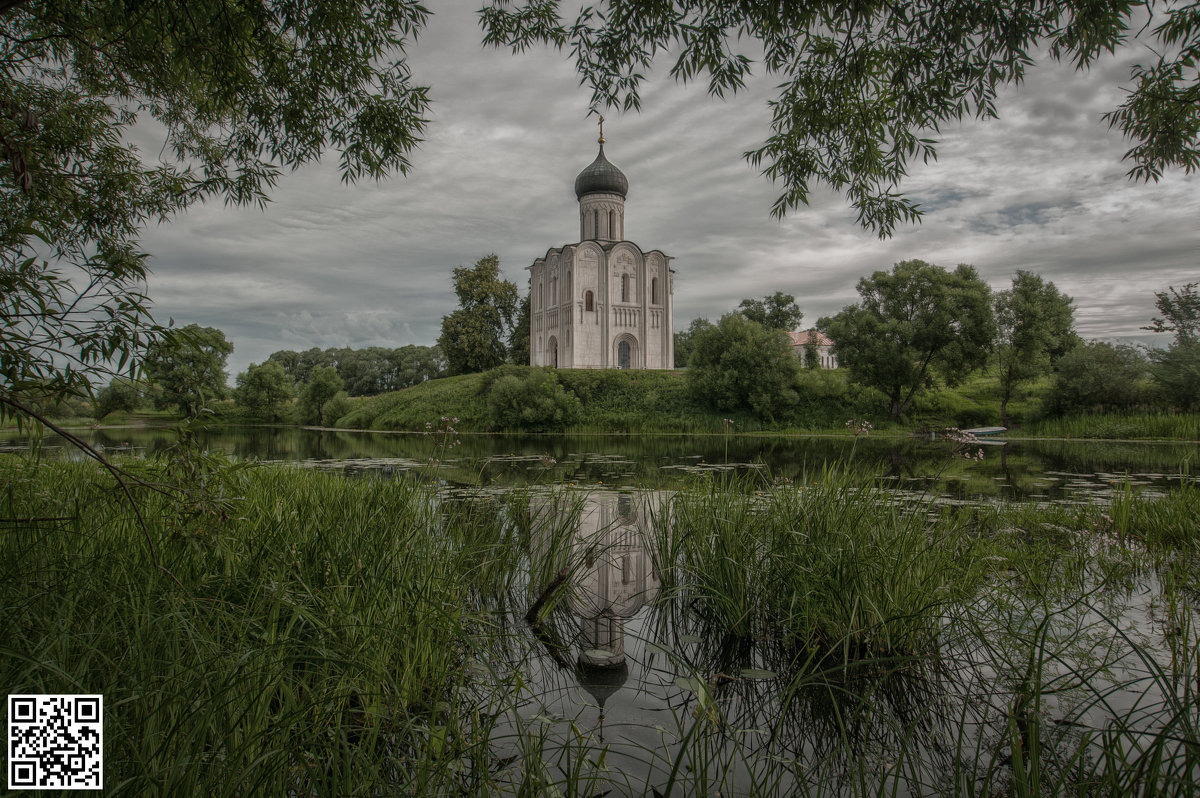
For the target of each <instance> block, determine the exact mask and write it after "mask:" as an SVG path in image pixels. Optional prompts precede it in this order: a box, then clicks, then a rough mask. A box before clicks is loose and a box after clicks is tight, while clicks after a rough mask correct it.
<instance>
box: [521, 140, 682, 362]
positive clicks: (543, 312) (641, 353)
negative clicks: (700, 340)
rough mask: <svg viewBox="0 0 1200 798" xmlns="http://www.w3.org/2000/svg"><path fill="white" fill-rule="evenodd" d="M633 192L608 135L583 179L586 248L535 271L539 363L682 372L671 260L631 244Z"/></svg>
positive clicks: (542, 262)
mask: <svg viewBox="0 0 1200 798" xmlns="http://www.w3.org/2000/svg"><path fill="white" fill-rule="evenodd" d="M627 190H628V183H627V181H626V179H625V176H624V175H623V174H622V173H621V171H620V170H619V169H617V168H616V167H615V166H613V165H612V164H611V163H609V162H608V160H607V159H605V157H604V140H603V137H602V138H601V140H600V154H599V155H598V156H597V157H596V160H595V161H594V162H593V163H592V164H591V165H590V166H589V167H588V168H587V169H585V170H584V171H583V172H581V173H580V174H579V176H578V177H577V178H576V180H575V193H576V197H577V199H578V200H579V237H580V241H579V243H578V244H568V245H566V246H562V247H555V248H552V249H550V250H548V251H547V252H546V254H545V256H544V257H541V258H538V259H537V260H536V261H534V262H533V265H532V266H530V267H529V291H530V297H531V299H530V319H529V327H530V332H529V334H530V341H529V361H530V364H531V365H534V366H554V367H555V368H627V369H669V368H674V364H675V339H674V334H673V329H674V326H673V308H672V296H673V285H672V278H673V276H674V270H673V269H671V267H670V263H671V258H670V257H669V256H668V255H666V254H664V253H663V252H661V251H659V250H650V251H648V252H644V251H642V249H641V247H639V246H638V245H637V244H635V243H633V242H632V241H626V240H624V235H625V195H626V192H627Z"/></svg>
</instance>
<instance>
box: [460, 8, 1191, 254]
mask: <svg viewBox="0 0 1200 798" xmlns="http://www.w3.org/2000/svg"><path fill="white" fill-rule="evenodd" d="M1143 5H1144V6H1149V7H1150V9H1151V11H1152V13H1153V14H1154V15H1155V16H1154V18H1155V20H1156V21H1157V27H1153V28H1148V29H1147V30H1148V33H1146V34H1143V33H1142V32H1140V31H1137V30H1135V29H1134V28H1135V27H1136V26H1138V25H1140V24H1141V23H1140V22H1135V21H1134V19H1135V17H1136V15H1135V14H1134V13H1133V10H1134V9H1135V8H1138V7H1140V6H1143ZM480 13H481V15H482V24H483V28H484V31H485V36H484V41H485V43H487V44H491V45H496V46H509V47H512V48H513V50H514V51H521V50H524V49H526V48H528V47H530V46H532V45H534V44H537V43H545V44H550V45H552V46H554V47H557V48H565V49H567V50H568V51H569V52H570V53H571V54H572V55H573V56H574V58H575V63H576V69H577V70H578V71H579V73H580V75H581V76H582V77H581V80H582V82H584V83H587V84H589V85H590V86H591V88H592V104H593V106H594V107H598V108H599V107H619V108H622V109H624V110H631V109H637V108H639V107H640V106H641V84H642V81H643V76H644V75H646V74H649V73H650V71H651V69H652V65H653V61H654V58H655V56H656V55H659V54H662V53H670V54H671V57H673V58H674V63H673V64H672V66H671V69H670V74H671V76H672V77H674V78H675V79H677V80H681V81H684V82H688V81H693V80H703V81H706V82H707V84H708V92H709V94H711V95H714V96H717V97H723V96H724V95H725V94H727V93H734V92H737V91H738V90H739V89H741V88H742V87H743V86H744V84H745V80H746V77H747V76H748V75H749V74H750V72H751V70H752V68H757V69H759V70H760V71H761V72H764V73H766V74H768V75H772V76H773V79H774V80H775V82H776V84H777V85H778V86H779V94H778V96H777V97H776V98H775V99H774V100H773V101H771V103H770V105H771V110H772V115H773V118H772V121H771V135H770V137H769V138H768V139H767V140H766V142H765V143H764V144H763V146H761V147H760V148H758V149H756V150H752V151H751V152H748V153H746V158H747V159H748V160H749V161H750V163H751V164H753V165H755V166H759V167H761V168H762V170H763V174H765V175H766V176H767V177H769V178H770V179H771V180H772V181H775V182H777V183H779V184H781V185H782V190H783V193H782V194H780V196H779V198H778V199H776V201H775V205H774V208H773V209H772V213H773V214H775V215H776V216H782V215H783V214H785V213H786V212H787V211H789V210H792V209H795V208H797V207H798V206H799V205H801V204H804V203H807V202H808V197H809V191H810V188H811V184H813V183H814V182H815V183H824V184H825V185H827V186H829V187H831V188H833V189H834V190H837V191H841V192H844V193H845V194H846V196H847V198H848V199H849V201H850V203H851V205H853V207H854V208H855V209H856V210H857V211H858V219H859V222H860V223H861V224H862V225H863V226H865V227H867V228H869V229H873V230H876V231H878V232H879V234H880V235H881V236H885V235H889V234H891V232H892V231H893V229H894V228H895V225H896V224H897V223H898V222H904V221H914V220H917V219H919V218H920V215H921V214H920V211H919V210H918V208H917V207H916V205H915V204H914V203H913V202H912V201H911V200H908V199H906V198H905V197H904V196H903V195H902V194H900V193H897V192H896V191H895V189H896V187H897V186H898V185H899V184H900V183H901V181H902V179H903V178H904V177H905V176H906V174H907V173H908V170H909V167H910V163H911V162H912V161H913V160H914V159H915V160H921V161H928V160H929V159H931V158H935V157H936V150H935V147H936V143H937V142H936V141H934V140H933V139H931V138H929V136H930V131H936V130H937V129H938V128H939V127H940V126H941V125H942V124H944V123H948V122H957V121H958V120H960V119H962V118H963V117H964V116H976V117H979V118H988V117H991V116H995V115H996V107H995V99H996V95H997V92H998V91H999V90H1000V89H1001V88H1003V87H1005V86H1009V85H1016V84H1018V83H1019V82H1020V80H1021V78H1022V76H1023V75H1024V72H1025V67H1026V66H1027V65H1029V64H1031V63H1033V62H1034V59H1035V57H1036V56H1038V55H1039V54H1040V53H1041V52H1042V51H1046V52H1049V54H1050V56H1051V57H1052V58H1054V59H1067V60H1070V61H1072V62H1074V63H1075V65H1076V66H1077V67H1078V68H1080V69H1084V68H1087V67H1088V66H1089V65H1090V64H1091V63H1092V61H1093V59H1095V58H1096V57H1097V56H1099V55H1102V54H1104V53H1106V52H1111V51H1115V50H1117V49H1118V48H1120V47H1121V46H1123V45H1126V44H1127V43H1128V42H1129V40H1132V39H1135V38H1136V37H1137V36H1138V35H1144V36H1145V38H1151V37H1152V38H1153V40H1154V41H1142V42H1140V45H1141V46H1143V47H1148V48H1149V49H1150V50H1151V51H1153V52H1156V53H1162V55H1159V56H1157V57H1156V58H1152V59H1149V60H1144V61H1142V62H1140V63H1139V64H1138V65H1136V66H1134V67H1133V68H1132V75H1131V76H1130V77H1131V78H1132V80H1130V81H1129V83H1130V84H1131V85H1132V90H1131V91H1129V92H1128V93H1127V94H1126V95H1125V102H1124V103H1123V104H1122V105H1121V106H1120V107H1119V108H1117V109H1114V110H1113V111H1112V112H1110V114H1109V115H1108V120H1109V123H1110V124H1111V125H1113V126H1115V127H1118V128H1119V129H1120V130H1121V131H1122V132H1123V133H1124V134H1125V135H1126V137H1128V138H1129V139H1131V140H1132V141H1133V146H1132V147H1131V149H1130V150H1129V151H1128V152H1127V153H1126V158H1128V159H1129V160H1131V161H1132V162H1133V164H1134V165H1133V168H1132V169H1131V171H1130V175H1131V176H1133V177H1135V178H1140V179H1155V180H1156V179H1158V177H1159V175H1160V174H1161V173H1162V171H1163V170H1164V169H1165V168H1169V167H1179V168H1182V169H1184V170H1185V171H1187V172H1191V171H1193V170H1195V169H1196V168H1197V167H1200V147H1198V144H1200V76H1198V75H1197V71H1196V59H1197V58H1198V57H1200V14H1198V13H1197V11H1196V6H1195V4H1194V3H1169V2H1153V0H1150V2H1146V3H1139V2H1134V1H1133V0H1119V1H1118V2H1112V3H1078V2H1073V1H1072V0H1047V1H1046V2H1039V3H1013V2H1010V1H1009V0H975V1H974V2H964V3H939V2H930V3H867V4H864V3H842V2H833V0H814V1H813V2H803V3H800V2H782V3H779V2H773V3H762V2H756V3H747V2H737V1H736V0H686V1H685V0H619V1H618V0H600V2H597V3H595V4H592V5H588V6H587V7H585V8H584V9H583V10H582V11H581V12H579V16H578V18H577V19H576V20H574V21H569V20H565V19H564V18H563V17H562V16H561V13H560V12H559V9H558V4H557V3H553V2H549V0H521V2H516V1H515V0H512V1H510V2H494V3H493V4H491V6H489V7H485V8H484V9H483V10H482V11H481V12H480ZM754 59H759V60H760V63H759V64H758V65H755V63H754Z"/></svg>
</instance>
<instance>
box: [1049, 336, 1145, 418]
mask: <svg viewBox="0 0 1200 798" xmlns="http://www.w3.org/2000/svg"><path fill="white" fill-rule="evenodd" d="M1147 371H1148V363H1147V362H1146V357H1145V355H1143V354H1142V353H1141V352H1140V351H1138V350H1137V349H1136V348H1134V347H1132V346H1126V345H1124V344H1119V345H1115V346H1114V345H1113V344H1109V343H1104V342H1103V341H1091V342H1089V343H1086V344H1081V345H1079V346H1077V347H1075V348H1074V349H1072V350H1071V351H1070V352H1068V353H1066V354H1065V355H1063V356H1062V358H1061V359H1060V360H1059V361H1058V365H1057V367H1056V368H1055V374H1054V387H1053V388H1052V389H1051V394H1050V407H1051V410H1052V411H1053V412H1056V413H1060V414H1061V413H1079V412H1087V411H1105V410H1125V409H1128V408H1130V407H1133V406H1135V405H1138V404H1140V403H1142V402H1143V401H1144V398H1145V387H1144V383H1145V379H1146V375H1147Z"/></svg>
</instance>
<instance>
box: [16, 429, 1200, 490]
mask: <svg viewBox="0 0 1200 798" xmlns="http://www.w3.org/2000/svg"><path fill="white" fill-rule="evenodd" d="M85 439H88V440H91V441H92V442H94V443H98V444H99V445H102V446H104V447H105V448H106V449H113V450H118V451H120V450H123V449H129V448H132V449H133V450H135V451H143V452H146V453H148V454H151V455H153V454H156V453H158V452H161V451H162V450H163V449H165V448H167V447H168V446H170V445H171V444H172V443H173V442H174V441H175V434H174V433H173V431H172V430H171V429H170V428H169V427H167V428H158V429H153V428H124V429H97V430H89V431H87V433H86V435H85ZM198 439H199V441H200V442H201V444H202V445H204V446H206V447H208V448H210V449H222V450H224V451H227V452H229V453H231V454H233V455H235V456H237V457H239V458H242V459H247V460H250V459H258V460H273V461H288V460H304V461H309V462H312V463H315V464H322V463H329V464H331V465H336V466H337V467H349V468H350V469H351V470H352V471H353V472H359V471H363V470H372V469H374V470H379V471H381V472H385V473H395V472H397V471H412V472H420V473H423V474H425V475H426V476H427V477H429V478H432V479H438V480H444V481H447V482H449V483H451V484H454V485H463V486H484V487H487V486H502V487H511V486H521V485H546V484H554V483H572V482H573V483H576V484H578V485H593V486H595V485H597V484H599V483H603V484H604V485H605V486H609V485H614V484H619V485H622V486H636V487H657V488H670V487H673V486H675V485H678V484H681V483H683V482H686V481H687V480H690V479H694V478H695V477H694V475H693V474H691V473H689V471H690V469H692V467H699V468H700V469H701V470H704V469H711V468H712V467H713V466H721V467H722V468H723V467H724V465H725V463H726V462H728V463H729V464H730V468H729V470H728V471H724V470H722V471H718V472H716V473H713V472H711V471H709V473H708V475H707V478H710V479H728V478H730V477H737V476H743V475H747V474H750V475H752V478H754V479H762V480H763V481H764V484H766V483H770V482H772V481H774V480H778V479H789V480H791V481H793V482H799V483H802V484H808V483H811V482H813V481H814V480H816V479H819V478H820V476H821V474H822V472H823V471H824V470H825V469H827V468H828V467H829V466H830V465H839V466H843V467H845V468H848V469H850V470H852V471H856V472H860V473H862V474H863V475H864V476H868V477H870V476H874V477H880V478H887V479H890V480H891V481H892V482H894V483H895V484H896V485H897V486H899V487H903V488H906V489H909V490H918V491H922V492H924V493H928V494H937V495H946V496H952V497H956V498H961V499H964V500H971V499H973V498H987V499H994V498H1007V499H1023V498H1030V497H1037V498H1039V499H1043V500H1047V501H1056V500H1062V499H1067V500H1072V499H1075V498H1078V495H1079V485H1078V484H1077V480H1073V479H1072V477H1071V476H1069V475H1082V476H1083V478H1084V479H1090V480H1091V481H1092V482H1094V483H1095V488H1094V489H1093V492H1103V490H1104V489H1105V485H1106V482H1105V480H1104V479H1103V478H1101V476H1099V475H1107V474H1123V473H1125V472H1130V473H1134V474H1162V475H1167V476H1166V477H1162V478H1160V480H1159V481H1160V483H1161V484H1160V485H1159V487H1160V489H1161V488H1165V487H1166V485H1167V483H1168V482H1169V481H1170V480H1169V477H1170V475H1178V474H1179V473H1180V472H1181V470H1182V469H1183V468H1184V467H1185V464H1187V463H1192V464H1194V463H1196V462H1197V461H1200V447H1197V446H1196V445H1194V444H1150V443H1140V444H1139V443H1106V442H1095V441H1085V442H1079V441H1062V440H1059V441H1050V440H1042V441H1012V442H1010V443H1009V444H1008V445H1007V446H1003V447H985V453H984V459H983V461H981V462H974V461H971V462H967V461H965V460H962V459H961V458H954V457H953V456H952V454H951V448H950V446H949V445H948V444H947V443H946V442H944V441H940V440H938V441H930V440H926V439H920V438H916V437H901V438H895V437H891V438H886V437H877V436H870V437H862V438H860V439H859V440H858V441H853V440H851V439H850V438H849V437H846V436H836V437H835V436H829V437H769V436H764V437H751V436H736V435H732V436H729V438H728V440H726V438H725V436H722V435H699V436H674V435H661V436H658V435H648V436H632V435H618V436H581V435H574V436H562V435H526V436H504V435H460V436H457V437H456V440H459V441H461V443H460V444H459V445H457V446H453V447H448V446H447V445H446V443H447V441H445V440H444V439H443V438H442V437H441V436H439V435H438V434H437V433H434V434H431V435H422V434H412V433H399V434H397V433H371V432H355V431H331V430H314V429H302V428H296V427H266V426H246V427H211V428H209V429H208V430H207V431H202V432H200V433H199V435H198ZM16 442H17V439H16V436H15V435H14V436H13V439H12V443H16ZM45 444H46V446H48V447H52V446H54V445H55V441H54V439H53V436H47V439H46V441H45ZM726 445H728V454H727V455H726V452H725V446H726ZM431 459H436V460H437V461H438V463H437V465H436V467H434V466H431V465H430V460H431ZM341 461H346V462H341ZM664 466H670V467H669V468H664ZM1193 470H1194V468H1193ZM1048 472H1063V473H1062V474H1059V475H1054V474H1052V473H1050V474H1048ZM431 474H432V476H430V475H431ZM1098 474H1099V475H1098ZM1073 481H1074V482H1075V483H1076V484H1072V483H1073Z"/></svg>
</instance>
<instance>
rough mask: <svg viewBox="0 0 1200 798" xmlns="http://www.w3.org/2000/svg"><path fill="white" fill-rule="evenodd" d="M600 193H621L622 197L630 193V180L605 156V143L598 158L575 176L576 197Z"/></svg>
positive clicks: (580, 197) (601, 146)
mask: <svg viewBox="0 0 1200 798" xmlns="http://www.w3.org/2000/svg"><path fill="white" fill-rule="evenodd" d="M600 193H604V194H620V195H621V199H624V198H625V195H626V194H627V193H629V181H628V180H627V179H626V178H625V175H624V173H623V172H622V171H621V170H620V169H618V168H617V167H615V166H613V165H612V164H611V163H609V162H608V159H607V158H605V157H604V145H603V144H601V145H600V154H599V155H597V156H596V160H594V161H592V163H591V164H590V165H589V166H588V167H587V168H586V169H584V170H583V171H582V172H580V173H579V176H578V177H576V178H575V199H582V198H583V196H584V195H585V194H600Z"/></svg>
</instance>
